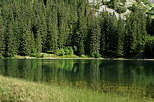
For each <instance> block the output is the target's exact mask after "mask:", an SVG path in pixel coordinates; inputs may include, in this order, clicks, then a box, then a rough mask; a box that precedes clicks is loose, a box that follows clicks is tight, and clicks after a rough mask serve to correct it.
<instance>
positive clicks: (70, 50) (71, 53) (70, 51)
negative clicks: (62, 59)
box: [68, 47, 74, 55]
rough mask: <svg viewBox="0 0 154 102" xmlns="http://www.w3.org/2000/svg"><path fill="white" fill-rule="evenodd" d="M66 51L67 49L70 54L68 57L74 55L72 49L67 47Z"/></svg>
mask: <svg viewBox="0 0 154 102" xmlns="http://www.w3.org/2000/svg"><path fill="white" fill-rule="evenodd" d="M68 49H69V54H70V55H74V51H73V48H72V47H69V48H68Z"/></svg>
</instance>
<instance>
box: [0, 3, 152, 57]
mask: <svg viewBox="0 0 154 102" xmlns="http://www.w3.org/2000/svg"><path fill="white" fill-rule="evenodd" d="M123 1H125V0H123ZM110 6H112V7H113V8H117V7H116V0H111V1H110ZM96 8H97V5H95V6H94V5H90V4H89V1H88V0H0V56H4V57H12V56H14V55H22V56H29V55H31V54H32V53H42V52H43V53H51V54H57V55H59V56H62V55H67V54H75V55H78V56H81V55H89V56H92V57H99V56H114V57H127V56H134V55H140V54H142V55H144V56H150V57H152V56H154V37H153V36H154V19H153V18H152V17H150V15H149V14H147V13H145V12H144V10H143V9H140V8H137V7H135V6H134V7H132V8H131V10H132V12H131V13H130V14H129V15H127V16H126V17H125V18H122V17H118V18H117V17H116V16H115V15H114V14H111V13H109V12H106V11H104V12H101V13H100V14H99V15H96V10H95V9H96Z"/></svg>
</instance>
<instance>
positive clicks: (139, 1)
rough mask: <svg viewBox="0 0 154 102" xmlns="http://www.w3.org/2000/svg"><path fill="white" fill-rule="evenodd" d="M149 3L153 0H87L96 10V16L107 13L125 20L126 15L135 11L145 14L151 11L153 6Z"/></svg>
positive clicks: (153, 0)
mask: <svg viewBox="0 0 154 102" xmlns="http://www.w3.org/2000/svg"><path fill="white" fill-rule="evenodd" d="M151 2H154V0H149V1H148V0H103V1H102V0H89V3H90V4H91V5H93V6H94V8H95V10H96V15H99V14H100V13H101V12H104V11H107V12H109V13H111V14H115V16H116V17H117V18H119V17H121V18H125V16H126V15H127V14H129V13H131V12H132V11H135V10H137V9H141V10H143V12H145V13H148V12H149V11H151V10H152V11H153V9H152V8H153V4H152V3H151ZM148 14H152V13H148Z"/></svg>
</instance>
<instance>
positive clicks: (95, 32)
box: [90, 18, 101, 57]
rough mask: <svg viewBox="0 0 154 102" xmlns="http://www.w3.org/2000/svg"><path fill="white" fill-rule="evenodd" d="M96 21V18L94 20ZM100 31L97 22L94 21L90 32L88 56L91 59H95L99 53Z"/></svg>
mask: <svg viewBox="0 0 154 102" xmlns="http://www.w3.org/2000/svg"><path fill="white" fill-rule="evenodd" d="M94 19H96V18H94ZM100 32H101V29H100V26H99V23H98V20H97V19H96V20H94V21H93V24H92V26H91V31H90V54H91V56H93V57H97V55H98V54H99V51H100V37H101V33H100Z"/></svg>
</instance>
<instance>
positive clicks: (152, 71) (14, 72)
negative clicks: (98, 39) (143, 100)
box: [0, 59, 154, 98]
mask: <svg viewBox="0 0 154 102" xmlns="http://www.w3.org/2000/svg"><path fill="white" fill-rule="evenodd" d="M0 75H3V76H7V77H14V78H20V79H23V80H28V81H34V82H40V83H45V84H53V83H54V84H57V85H68V86H70V87H79V88H87V89H90V90H95V91H99V92H106V93H118V94H126V95H136V96H141V97H143V96H144V97H152V98H154V61H137V60H130V61H129V60H127V61H115V60H82V59H80V60H72V59H67V60H64V59H61V60H60V59H58V60H46V59H43V60H41V59H32V60H29V59H28V60H27V59H0Z"/></svg>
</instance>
